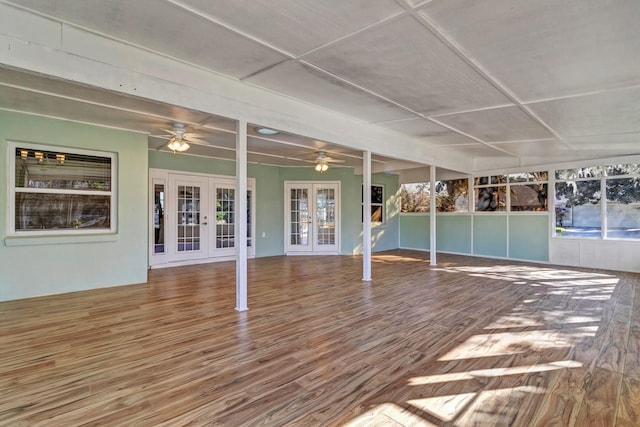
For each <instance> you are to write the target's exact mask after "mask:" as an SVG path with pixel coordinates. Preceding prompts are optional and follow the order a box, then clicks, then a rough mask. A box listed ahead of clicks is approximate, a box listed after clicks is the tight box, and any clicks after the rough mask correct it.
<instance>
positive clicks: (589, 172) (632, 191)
mask: <svg viewBox="0 0 640 427" xmlns="http://www.w3.org/2000/svg"><path fill="white" fill-rule="evenodd" d="M555 179H556V182H555V199H554V201H555V225H556V227H555V235H556V236H557V237H579V238H589V237H591V238H618V239H640V164H638V163H626V164H611V165H606V166H590V167H581V168H572V169H560V170H556V171H555Z"/></svg>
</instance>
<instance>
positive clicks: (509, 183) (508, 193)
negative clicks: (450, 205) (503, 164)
mask: <svg viewBox="0 0 640 427" xmlns="http://www.w3.org/2000/svg"><path fill="white" fill-rule="evenodd" d="M548 178H549V174H548V172H546V171H538V172H518V173H511V174H503V175H488V176H478V177H475V178H474V181H473V182H474V186H473V190H474V197H475V212H507V211H508V212H546V211H548V201H547V199H548Z"/></svg>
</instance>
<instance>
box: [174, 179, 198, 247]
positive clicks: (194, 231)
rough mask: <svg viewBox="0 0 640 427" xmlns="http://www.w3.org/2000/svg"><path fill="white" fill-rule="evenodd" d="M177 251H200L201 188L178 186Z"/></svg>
mask: <svg viewBox="0 0 640 427" xmlns="http://www.w3.org/2000/svg"><path fill="white" fill-rule="evenodd" d="M177 214H178V221H177V235H176V238H177V245H176V247H177V251H178V252H193V251H199V250H200V187H198V186H195V185H178V210H177Z"/></svg>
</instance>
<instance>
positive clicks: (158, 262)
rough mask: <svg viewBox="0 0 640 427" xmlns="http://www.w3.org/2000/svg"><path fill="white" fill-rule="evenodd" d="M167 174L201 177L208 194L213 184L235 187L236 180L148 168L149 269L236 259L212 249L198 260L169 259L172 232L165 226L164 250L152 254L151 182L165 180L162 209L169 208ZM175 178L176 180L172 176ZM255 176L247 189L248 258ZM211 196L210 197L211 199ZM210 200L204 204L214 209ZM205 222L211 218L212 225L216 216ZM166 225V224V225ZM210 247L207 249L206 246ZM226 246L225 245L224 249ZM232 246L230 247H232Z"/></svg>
mask: <svg viewBox="0 0 640 427" xmlns="http://www.w3.org/2000/svg"><path fill="white" fill-rule="evenodd" d="M169 177H174V178H175V177H178V178H179V179H180V178H183V179H189V178H192V179H193V178H199V179H204V180H207V187H208V190H209V193H211V189H212V188H213V189H214V190H215V186H216V185H225V186H227V185H228V186H230V187H231V188H234V189H235V182H234V179H235V177H234V176H229V175H219V174H206V173H200V172H194V173H190V172H185V171H182V170H173V169H158V168H149V178H148V186H149V190H148V193H149V197H148V205H147V209H148V213H147V215H148V217H147V218H148V219H147V222H148V239H147V240H148V244H147V250H148V265H149V268H164V267H173V266H178V265H189V264H190V263H195V264H201V263H207V262H217V261H224V260H235V255H229V254H228V253H226V252H224V253H219V254H214V255H212V254H211V251H209V256H208V257H206V258H203V259H199V260H177V259H172V257H171V252H170V251H169V248H168V246H167V245H168V244H169V243H170V239H171V232H170V230H169V229H168V228H166V229H165V233H166V234H165V252H164V253H158V254H156V253H154V247H153V230H154V228H153V221H152V218H153V202H154V200H153V196H154V195H153V185H154V180H159V181H164V182H165V198H166V199H165V209H166V210H169V209H170V207H171V201H170V200H169V199H170V197H173V196H172V190H170V188H169V185H170V182H169V181H170V180H169ZM174 181H175V179H174ZM255 181H256V180H255V178H250V177H248V178H247V184H248V185H247V188H248V191H251V193H252V204H251V218H252V222H251V246H250V247H247V258H255V253H256V244H257V241H258V239H257V238H256V200H257V196H256V188H255V187H256V185H255ZM210 199H211V198H210ZM212 203H214V202H213V200H209V205H210V206H208V207H207V209H208V210H209V211H211V212H213V211H214V210H215V209H214V207H215V206H214V207H213V208H212V207H211V206H213V205H212ZM213 214H215V212H213ZM207 221H213V222H212V223H211V225H213V226H215V219H214V218H208V219H207ZM167 227H168V225H167ZM208 249H209V248H208ZM225 249H227V248H225ZM232 249H233V248H232Z"/></svg>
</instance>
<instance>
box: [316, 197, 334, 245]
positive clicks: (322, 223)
mask: <svg viewBox="0 0 640 427" xmlns="http://www.w3.org/2000/svg"><path fill="white" fill-rule="evenodd" d="M334 193H335V192H334V190H333V189H330V188H323V189H318V192H317V194H316V199H317V200H316V203H317V205H316V207H317V209H316V224H317V229H316V243H317V244H318V245H334V244H335V194H334Z"/></svg>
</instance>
